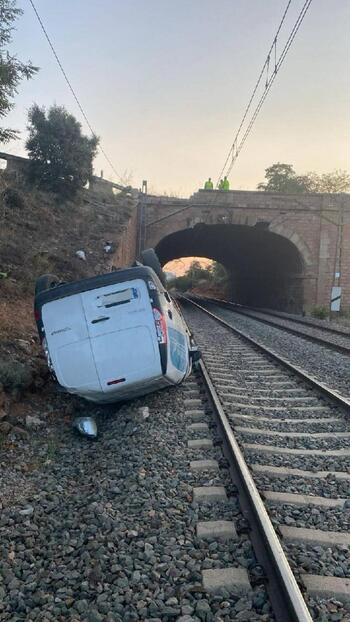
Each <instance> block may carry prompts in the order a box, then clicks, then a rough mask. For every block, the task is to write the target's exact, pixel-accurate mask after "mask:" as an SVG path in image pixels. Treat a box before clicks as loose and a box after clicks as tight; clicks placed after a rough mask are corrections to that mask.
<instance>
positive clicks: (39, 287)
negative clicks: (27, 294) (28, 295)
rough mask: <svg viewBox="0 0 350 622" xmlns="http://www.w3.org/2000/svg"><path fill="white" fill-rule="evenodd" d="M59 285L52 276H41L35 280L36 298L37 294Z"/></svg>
mask: <svg viewBox="0 0 350 622" xmlns="http://www.w3.org/2000/svg"><path fill="white" fill-rule="evenodd" d="M59 284H60V281H59V279H58V277H57V276H55V275H54V274H43V275H42V276H39V278H38V279H37V280H36V283H35V295H36V296H37V295H38V294H41V292H45V291H46V290H47V289H52V288H53V287H56V285H59Z"/></svg>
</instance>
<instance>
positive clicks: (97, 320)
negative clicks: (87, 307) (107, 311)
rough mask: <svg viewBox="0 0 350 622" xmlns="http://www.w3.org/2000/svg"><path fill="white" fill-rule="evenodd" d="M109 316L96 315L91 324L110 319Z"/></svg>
mask: <svg viewBox="0 0 350 622" xmlns="http://www.w3.org/2000/svg"><path fill="white" fill-rule="evenodd" d="M110 319H111V318H110V317H107V316H104V317H98V318H96V320H92V322H91V324H97V323H98V322H106V320H110Z"/></svg>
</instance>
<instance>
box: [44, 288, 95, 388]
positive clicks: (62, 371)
mask: <svg viewBox="0 0 350 622" xmlns="http://www.w3.org/2000/svg"><path fill="white" fill-rule="evenodd" d="M42 320H43V323H44V327H45V338H46V340H47V345H48V348H49V352H50V357H51V360H52V364H53V368H54V370H55V373H56V376H57V380H58V382H59V383H60V384H61V385H62V386H63V387H66V388H67V389H68V390H75V391H76V392H79V391H80V392H82V391H83V392H87V391H88V392H96V391H97V392H100V391H101V384H100V380H99V377H98V375H97V371H96V367H95V363H94V359H93V356H92V351H91V342H90V336H89V333H88V330H87V326H86V321H85V313H84V308H83V305H82V300H81V295H80V294H76V295H74V296H68V297H66V298H61V299H58V300H53V301H51V302H48V303H46V304H44V305H43V307H42Z"/></svg>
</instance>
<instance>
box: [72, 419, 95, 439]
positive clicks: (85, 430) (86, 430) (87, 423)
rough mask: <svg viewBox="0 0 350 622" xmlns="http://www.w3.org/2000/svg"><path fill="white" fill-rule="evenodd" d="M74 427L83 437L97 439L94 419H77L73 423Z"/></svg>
mask: <svg viewBox="0 0 350 622" xmlns="http://www.w3.org/2000/svg"><path fill="white" fill-rule="evenodd" d="M73 427H74V428H76V430H78V432H80V434H82V435H83V436H87V437H88V438H97V425H96V421H95V419H94V418H93V417H76V418H75V419H74V421H73Z"/></svg>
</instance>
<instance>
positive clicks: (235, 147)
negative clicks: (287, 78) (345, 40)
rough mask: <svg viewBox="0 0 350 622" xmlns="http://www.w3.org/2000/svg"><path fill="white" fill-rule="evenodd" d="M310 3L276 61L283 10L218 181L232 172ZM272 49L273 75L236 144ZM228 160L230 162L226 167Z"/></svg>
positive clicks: (268, 62) (269, 59)
mask: <svg viewBox="0 0 350 622" xmlns="http://www.w3.org/2000/svg"><path fill="white" fill-rule="evenodd" d="M311 2H312V0H305V2H304V5H303V7H302V9H301V11H300V12H299V15H298V17H297V20H296V22H295V24H294V26H293V28H292V30H291V32H290V34H289V36H288V39H287V42H286V43H285V45H284V48H283V50H282V52H281V54H280V56H279V57H278V60H277V51H276V43H277V36H278V33H279V31H280V29H281V26H282V24H283V21H284V18H285V16H286V13H287V11H288V8H289V5H290V2H288V4H287V7H286V9H285V12H284V14H283V17H282V20H281V23H280V25H279V28H278V31H277V33H276V35H275V37H274V41H273V44H272V46H271V48H270V50H269V53H268V55H267V57H266V60H265V63H264V65H263V68H262V70H261V72H260V75H259V78H258V81H257V83H256V85H255V87H254V90H253V94H252V96H251V98H250V100H249V103H248V106H247V108H246V111H245V113H244V115H243V119H242V121H241V124H240V126H239V129H238V131H237V133H236V136H235V139H234V142H233V144H232V146H231V148H230V150H229V153H228V156H227V158H226V161H225V164H224V166H223V168H222V170H221V173H220V176H219V179H220V178H221V177H222V176H223V174H224V173H226V176H228V175H229V174H230V172H231V170H232V167H233V165H234V163H235V162H236V160H237V158H238V156H239V153H240V152H241V150H242V148H243V145H244V143H245V142H246V140H247V138H248V135H249V133H250V131H251V129H252V127H253V125H254V123H255V120H256V118H257V116H258V114H259V112H260V110H261V108H262V105H263V103H264V101H265V99H266V97H267V95H268V93H269V91H270V89H271V87H272V84H273V82H274V81H275V78H276V76H277V73H278V71H279V69H280V68H281V65H282V63H283V61H284V59H285V57H286V55H287V53H288V50H289V48H290V46H291V45H292V43H293V41H294V38H295V36H296V34H297V32H298V30H299V28H300V26H301V23H302V21H303V19H304V17H305V15H306V13H307V11H308V9H309V7H310V5H311ZM273 48H275V49H274V55H275V58H274V70H273V73H272V75H271V76H270V77H268V74H267V75H266V83H265V88H264V91H263V94H262V95H261V97H260V99H259V102H258V104H257V105H256V107H255V109H254V112H253V114H252V116H251V118H250V121H249V123H248V126H247V128H246V130H245V133H244V135H243V138H242V139H241V141H240V143H239V144H238V136H239V133H240V130H241V129H242V126H243V123H244V121H245V119H246V117H247V113H248V111H249V109H250V106H251V103H252V101H253V99H254V96H255V94H256V91H257V88H258V86H259V84H260V82H261V78H262V76H263V73H264V71H265V69H267V68H268V66H269V64H270V61H271V52H272V50H273ZM230 160H231V162H230V164H229V165H228V163H229V161H230ZM218 183H219V181H218Z"/></svg>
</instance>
